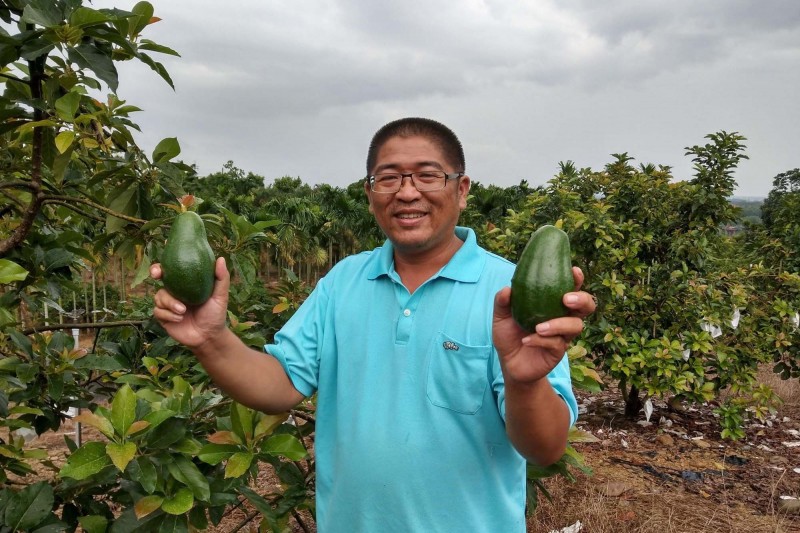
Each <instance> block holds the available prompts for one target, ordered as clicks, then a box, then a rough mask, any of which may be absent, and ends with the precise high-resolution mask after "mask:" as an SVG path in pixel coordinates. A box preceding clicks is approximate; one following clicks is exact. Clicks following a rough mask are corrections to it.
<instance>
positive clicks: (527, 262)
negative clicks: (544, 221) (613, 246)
mask: <svg viewBox="0 0 800 533" xmlns="http://www.w3.org/2000/svg"><path fill="white" fill-rule="evenodd" d="M574 289H575V279H574V277H573V274H572V257H571V253H570V247H569V238H568V237H567V234H566V233H564V232H563V231H562V230H560V229H559V228H556V227H555V226H552V225H545V226H542V227H540V228H539V229H537V230H536V231H534V232H533V235H531V238H530V240H529V241H528V244H527V245H526V246H525V249H524V250H523V251H522V256H521V257H520V259H519V262H517V266H516V269H515V270H514V275H513V276H512V277H511V316H513V317H514V320H516V321H517V324H519V325H520V327H522V329H524V330H526V331H534V330H535V329H536V324H539V323H541V322H546V321H548V320H551V319H553V318H558V317H562V316H565V315H566V314H567V312H568V309H567V308H566V307H565V306H564V303H563V301H562V299H563V298H564V294H566V293H568V292H570V291H573V290H574Z"/></svg>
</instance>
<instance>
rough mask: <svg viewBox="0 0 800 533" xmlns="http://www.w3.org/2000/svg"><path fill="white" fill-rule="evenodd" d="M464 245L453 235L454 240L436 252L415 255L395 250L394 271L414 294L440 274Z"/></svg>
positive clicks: (406, 251)
mask: <svg viewBox="0 0 800 533" xmlns="http://www.w3.org/2000/svg"><path fill="white" fill-rule="evenodd" d="M463 244H464V241H462V240H461V239H459V238H458V236H456V234H455V233H453V238H452V239H451V240H450V241H448V244H447V246H442V247H440V248H439V249H437V250H434V251H426V252H421V253H418V254H415V253H413V252H411V251H408V250H402V251H401V250H398V249H395V251H394V269H395V271H396V272H397V274H398V275H399V276H400V280H401V281H402V282H403V285H404V286H405V287H406V289H408V292H410V293H413V292H414V291H415V290H417V289H418V288H419V286H420V285H422V284H423V283H425V282H426V281H427V280H428V279H430V278H431V276H433V275H434V274H436V273H437V272H439V270H441V268H442V267H443V266H445V265H446V264H447V263H448V262H449V261H450V259H452V257H453V256H454V255H455V253H456V252H457V251H458V250H459V249H460V248H461V246H462V245H463Z"/></svg>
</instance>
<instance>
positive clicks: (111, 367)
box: [0, 0, 313, 532]
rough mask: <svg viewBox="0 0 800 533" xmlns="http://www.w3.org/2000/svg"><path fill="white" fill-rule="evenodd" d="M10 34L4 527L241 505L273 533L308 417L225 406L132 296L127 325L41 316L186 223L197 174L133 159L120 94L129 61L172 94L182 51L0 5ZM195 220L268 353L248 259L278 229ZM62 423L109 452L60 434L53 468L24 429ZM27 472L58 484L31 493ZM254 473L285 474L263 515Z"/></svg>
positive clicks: (301, 486)
mask: <svg viewBox="0 0 800 533" xmlns="http://www.w3.org/2000/svg"><path fill="white" fill-rule="evenodd" d="M0 19H2V20H3V22H4V26H3V27H2V28H0V83H2V85H3V91H2V96H0V116H1V117H2V120H0V199H1V200H0V426H1V427H3V428H4V429H5V431H4V432H3V433H2V434H1V435H0V529H2V530H3V531H5V530H13V531H62V530H75V528H76V527H77V526H78V525H80V526H81V527H82V528H83V530H84V531H89V532H95V531H106V530H108V529H110V530H112V531H133V530H138V531H141V530H148V531H158V530H170V531H180V530H184V531H185V530H187V528H188V527H189V524H191V525H192V526H193V527H195V528H198V529H202V528H204V527H206V526H207V524H208V523H209V521H210V522H214V523H216V522H218V521H219V520H220V519H221V517H222V515H223V513H225V512H226V509H228V508H230V507H231V506H238V505H241V502H242V501H243V500H244V499H245V498H246V499H248V500H250V501H252V502H253V505H255V506H256V507H257V508H258V509H259V510H260V512H261V514H262V515H263V516H264V519H265V520H266V521H267V522H268V523H269V524H270V527H271V528H272V529H273V530H279V529H280V528H282V527H284V525H285V523H286V521H287V520H288V519H289V516H290V514H291V512H294V511H295V510H296V509H297V508H298V507H301V506H309V505H310V504H309V503H308V502H309V501H312V500H311V499H310V498H311V496H310V495H309V494H310V493H309V491H308V490H307V485H308V483H310V479H311V476H310V468H308V467H307V466H303V463H302V461H301V460H303V458H305V457H306V456H307V452H306V448H305V446H304V442H303V439H305V438H306V437H307V436H308V433H309V432H310V431H311V430H313V418H310V421H309V423H307V424H298V423H296V422H295V423H294V424H289V423H287V417H286V416H284V417H266V416H264V415H261V414H258V413H255V412H253V411H252V410H249V409H245V408H243V407H242V406H239V405H236V404H234V403H232V402H230V400H227V399H225V398H224V397H222V396H221V394H220V393H219V391H217V390H216V389H215V388H214V387H212V386H211V384H210V382H209V379H208V376H206V375H205V374H204V372H203V371H202V369H201V368H199V366H198V365H197V364H196V361H195V360H194V359H193V358H191V357H190V356H189V354H188V353H187V352H186V351H185V349H183V348H181V347H180V346H176V345H175V343H174V342H171V341H170V340H169V338H168V337H167V336H166V335H165V334H164V332H163V331H161V330H160V328H159V327H158V326H157V324H154V323H153V322H152V320H151V319H150V309H151V307H152V302H151V301H149V300H148V299H147V298H137V297H133V295H129V297H128V303H127V304H126V306H125V308H124V309H120V313H121V316H120V317H119V319H118V320H113V321H96V322H93V321H92V320H91V319H90V320H88V321H86V322H78V321H77V320H74V321H73V322H69V321H68V322H64V323H62V322H60V321H59V322H56V320H55V318H54V317H52V316H51V318H50V320H48V319H47V316H48V314H47V310H48V309H50V310H51V311H53V310H54V311H65V309H64V308H63V307H64V305H63V303H59V302H63V301H64V300H66V299H67V298H68V297H69V295H70V293H72V292H73V291H75V290H77V289H78V288H79V287H80V286H81V285H82V284H83V283H84V279H83V273H84V271H85V269H86V268H87V266H94V267H100V268H103V267H106V266H107V265H106V264H104V263H105V262H106V261H108V260H109V258H111V257H113V258H114V260H115V261H116V260H121V261H122V262H123V263H124V264H125V265H126V266H127V269H129V271H131V272H134V275H133V279H132V281H133V283H134V284H140V283H142V282H145V280H146V278H147V271H148V267H149V265H150V263H151V262H152V261H153V260H155V258H157V257H158V256H159V254H160V251H161V249H162V248H163V245H164V235H165V230H166V229H167V228H168V227H169V224H170V221H171V220H172V219H173V218H174V216H175V213H176V212H178V211H180V210H181V208H180V205H179V203H178V198H183V197H184V193H185V190H184V186H183V183H184V181H185V178H186V176H187V175H191V174H192V173H193V169H191V168H190V167H188V166H186V165H184V164H182V163H179V162H177V161H176V160H175V158H176V156H178V155H179V153H180V147H179V144H178V142H177V140H176V139H174V138H167V139H164V140H163V141H161V142H160V143H158V145H157V146H156V147H155V148H154V149H153V150H152V151H149V150H148V151H147V152H145V151H144V150H142V149H141V148H140V147H139V146H138V145H137V143H136V140H135V138H134V133H135V131H136V130H138V126H137V125H136V124H135V123H134V122H133V121H132V119H131V116H132V114H133V113H135V112H136V111H138V108H136V107H135V106H133V105H131V104H128V103H126V102H125V101H124V100H123V99H122V98H121V97H120V94H119V92H118V84H119V83H118V75H117V69H116V66H115V64H116V63H117V62H119V61H130V60H134V61H139V62H141V63H144V64H145V65H147V66H149V67H150V68H151V69H152V70H153V71H154V72H155V73H156V75H158V76H160V77H161V78H162V79H163V80H164V81H165V82H166V83H168V84H169V85H172V80H171V79H170V76H169V74H168V73H167V71H166V69H165V68H164V66H163V65H162V64H161V63H159V62H158V61H156V60H155V59H154V57H153V56H155V55H157V54H168V55H177V53H176V52H175V51H173V50H171V49H170V48H168V47H166V46H163V45H160V44H158V43H155V42H153V41H151V40H149V39H147V38H145V37H144V36H143V33H144V32H145V31H146V29H147V28H148V26H149V25H151V24H154V23H157V22H158V21H159V19H158V18H157V17H155V16H154V13H153V7H152V5H151V4H150V3H148V2H139V3H137V4H136V5H134V6H133V7H132V8H131V9H130V10H122V9H93V8H92V7H91V6H90V5H84V2H83V1H82V0H2V1H0ZM203 220H204V222H205V225H206V228H207V230H208V231H209V236H210V240H211V242H212V244H213V245H214V247H215V251H216V252H217V253H218V254H220V255H224V256H225V257H226V258H227V259H228V264H229V265H230V266H231V268H232V269H233V274H234V276H237V277H239V278H240V279H241V280H242V283H240V284H238V286H237V287H236V288H235V290H234V291H233V292H232V295H231V306H230V315H229V316H230V321H231V327H232V329H233V330H234V331H235V332H236V333H237V334H239V335H240V336H241V337H242V338H243V339H244V340H245V342H247V343H248V344H251V345H256V346H257V345H263V343H264V341H265V338H264V332H263V330H260V329H258V328H256V327H255V323H256V322H255V320H253V318H255V317H259V318H261V317H269V316H270V315H272V313H271V308H272V306H271V305H270V301H269V300H270V298H269V296H268V295H266V294H263V295H253V294H251V292H248V291H254V290H257V289H258V284H254V283H253V281H254V280H253V273H254V271H255V267H254V264H255V261H256V259H255V253H254V250H256V249H257V247H258V245H259V243H261V242H262V241H263V240H264V239H266V234H265V233H264V230H266V229H267V228H268V227H270V226H271V225H274V224H275V222H274V221H268V220H266V221H256V222H251V221H250V220H248V219H247V218H246V217H244V216H242V215H240V214H237V213H234V212H232V211H230V210H226V209H221V210H219V212H216V213H207V214H204V215H203ZM261 290H263V288H262V289H261ZM251 296H253V298H252V299H251V298H250V297H251ZM256 296H263V297H259V298H258V300H257V302H258V303H253V302H254V301H255V300H254V299H255V297H256ZM73 318H74V317H73ZM76 328H77V329H81V328H92V329H94V330H97V331H99V333H98V334H97V335H96V336H95V337H94V343H93V344H92V345H91V347H87V346H79V345H77V343H76V342H75V340H74V338H73V337H72V336H71V335H69V334H68V332H69V330H70V329H76ZM70 408H80V409H82V411H83V412H82V413H81V414H80V415H79V416H78V417H77V418H76V421H77V422H80V423H81V424H83V426H84V427H91V428H94V429H95V430H96V431H97V432H98V433H99V434H100V435H101V438H100V439H99V440H94V439H93V440H89V441H88V442H85V443H82V444H81V445H80V446H78V443H76V442H75V441H74V440H73V439H71V438H69V437H65V440H66V441H67V442H66V443H67V445H68V447H69V453H68V456H67V461H66V464H64V465H57V464H54V463H53V462H52V461H51V460H50V459H49V458H48V455H47V450H41V449H37V448H36V447H35V443H32V445H28V444H26V442H25V440H24V439H23V437H22V436H21V435H19V434H18V432H19V431H20V430H28V431H34V432H35V433H38V434H42V433H44V432H46V431H50V430H57V429H59V428H60V427H61V424H62V423H63V422H64V420H65V418H66V417H67V416H69V415H68V412H69V409H70ZM287 416H288V415H287ZM301 428H302V429H301ZM34 463H39V464H40V465H41V466H42V467H44V468H45V469H46V470H49V471H50V472H51V477H50V479H49V480H48V481H37V482H36V483H31V482H29V481H28V479H29V478H28V476H30V475H31V474H33V473H34ZM259 463H272V464H274V465H276V469H277V470H279V474H278V476H279V478H280V479H281V480H282V482H283V483H284V484H285V485H284V486H285V487H287V490H285V491H281V492H280V493H276V494H272V495H269V496H268V498H269V499H268V500H267V499H265V495H263V494H260V493H256V492H255V491H253V490H250V489H248V485H249V484H250V483H251V482H252V480H253V479H254V478H255V475H256V474H257V469H258V464H259Z"/></svg>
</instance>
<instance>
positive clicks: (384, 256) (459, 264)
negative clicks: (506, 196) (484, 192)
mask: <svg viewBox="0 0 800 533" xmlns="http://www.w3.org/2000/svg"><path fill="white" fill-rule="evenodd" d="M456 235H457V236H458V238H459V239H461V240H462V241H464V244H462V245H461V248H459V249H458V251H457V252H456V253H455V255H453V257H452V258H450V261H448V263H447V264H446V265H445V266H444V267H442V269H441V270H440V271H439V272H438V273H437V274H436V275H435V276H433V277H434V278H435V277H439V276H441V277H444V278H449V279H452V280H454V281H460V282H463V283H475V282H477V281H478V279H479V278H480V275H481V272H482V271H483V265H484V263H485V262H486V257H485V256H484V254H482V253H480V250H481V249H480V247H479V246H478V239H477V238H476V236H475V232H474V231H473V230H472V228H465V227H462V226H456ZM376 252H377V253H376V254H375V256H373V258H374V259H373V261H372V268H371V269H370V271H369V276H368V278H369V279H376V278H378V277H380V276H389V277H396V276H397V274H396V273H395V270H394V245H393V244H392V242H391V241H390V240H388V239H387V240H386V242H384V243H383V246H381V247H380V248H379V249H378V250H376Z"/></svg>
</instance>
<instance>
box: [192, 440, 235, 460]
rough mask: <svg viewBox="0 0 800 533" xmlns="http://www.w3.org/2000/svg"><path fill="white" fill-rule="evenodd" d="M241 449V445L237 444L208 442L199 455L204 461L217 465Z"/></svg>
mask: <svg viewBox="0 0 800 533" xmlns="http://www.w3.org/2000/svg"><path fill="white" fill-rule="evenodd" d="M241 449H242V448H241V446H236V445H235V444H206V445H205V446H203V447H202V448H201V449H200V452H198V454H197V457H198V458H199V459H200V460H201V461H203V462H204V463H208V464H210V465H217V464H219V463H221V462H222V461H224V460H225V459H227V458H228V457H230V456H231V455H233V454H234V453H236V452H238V451H241Z"/></svg>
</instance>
